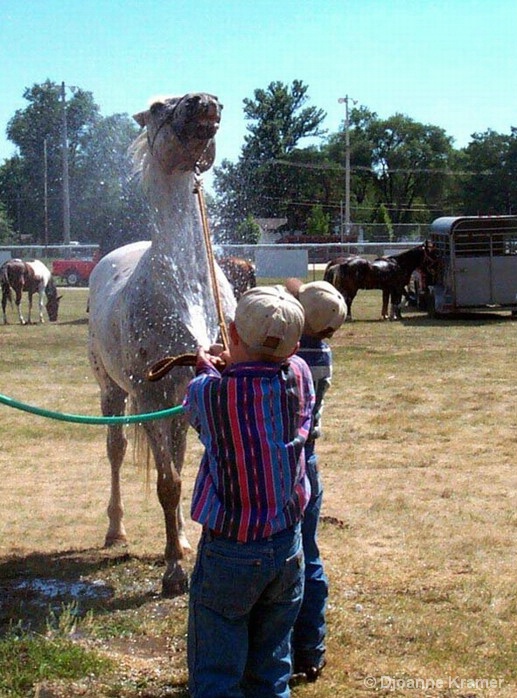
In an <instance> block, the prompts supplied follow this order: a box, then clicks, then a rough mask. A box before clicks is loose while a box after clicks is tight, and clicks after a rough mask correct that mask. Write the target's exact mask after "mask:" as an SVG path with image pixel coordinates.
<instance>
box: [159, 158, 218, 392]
mask: <svg viewBox="0 0 517 698" xmlns="http://www.w3.org/2000/svg"><path fill="white" fill-rule="evenodd" d="M194 194H196V196H197V199H198V203H199V212H200V214H201V225H202V228H203V239H204V242H205V250H206V256H207V259H208V269H209V272H210V283H211V284H212V291H213V294H214V301H215V307H216V310H217V319H218V324H219V330H220V333H221V343H222V345H223V347H224V349H225V350H227V349H228V347H229V346H230V341H229V338H228V329H227V327H226V322H225V320H224V312H223V307H222V304H221V294H220V292H219V283H218V281H217V272H216V268H215V256H214V249H213V247H212V238H211V236H210V228H209V225H208V216H207V215H206V206H205V197H204V195H203V185H202V182H201V178H200V177H199V172H198V171H197V170H196V183H195V186H194ZM195 365H196V355H195V354H180V355H179V356H165V357H164V358H163V359H160V360H159V361H157V362H156V363H155V364H153V365H152V366H151V368H150V369H149V371H148V373H147V380H149V381H157V380H160V378H163V377H164V376H165V375H167V373H169V371H170V370H171V369H172V368H174V366H195Z"/></svg>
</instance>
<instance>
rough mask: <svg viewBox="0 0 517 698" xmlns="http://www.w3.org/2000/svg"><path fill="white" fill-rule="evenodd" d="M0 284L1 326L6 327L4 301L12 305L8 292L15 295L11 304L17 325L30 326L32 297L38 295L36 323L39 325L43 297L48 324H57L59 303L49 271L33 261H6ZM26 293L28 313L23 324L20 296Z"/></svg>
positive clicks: (10, 295)
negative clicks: (45, 298) (14, 308)
mask: <svg viewBox="0 0 517 698" xmlns="http://www.w3.org/2000/svg"><path fill="white" fill-rule="evenodd" d="M0 283H1V286H2V313H3V316H4V325H7V324H8V321H7V315H6V312H5V310H6V306H7V301H9V303H10V304H11V305H12V303H13V298H12V293H11V290H12V291H14V293H15V304H16V308H17V310H18V318H19V320H20V324H21V325H25V324H28V325H30V324H31V311H32V297H33V296H34V294H36V293H37V294H38V295H39V321H40V322H43V321H44V320H43V305H44V296H45V295H46V297H47V302H46V305H45V307H46V310H47V314H48V319H49V320H50V322H56V321H57V315H58V311H59V301H60V300H61V296H58V295H57V288H56V284H55V283H54V279H53V277H52V274H51V272H50V270H49V269H48V268H47V267H46V266H45V265H44V264H43V262H40V261H39V259H35V260H34V261H32V262H25V261H24V260H22V259H9V260H8V261H7V262H4V263H3V264H2V267H1V268H0ZM24 291H26V292H27V294H28V297H29V312H28V315H27V321H25V319H24V317H23V314H22V308H21V303H22V295H23V292H24Z"/></svg>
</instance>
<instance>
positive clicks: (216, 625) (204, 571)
mask: <svg viewBox="0 0 517 698" xmlns="http://www.w3.org/2000/svg"><path fill="white" fill-rule="evenodd" d="M303 580H304V568H303V551H302V544H301V533H300V524H298V525H297V526H295V527H294V528H292V529H289V530H287V531H282V532H280V533H277V534H275V535H274V536H271V537H270V538H267V539H263V540H260V541H254V542H251V543H238V542H236V541H234V540H228V539H227V538H223V537H217V536H214V535H213V534H211V533H210V532H209V531H205V532H203V533H202V535H201V539H200V542H199V546H198V552H197V558H196V564H195V566H194V570H193V573H192V578H191V584H190V598H189V620H188V647H187V657H188V669H189V689H190V695H191V696H192V698H288V697H289V696H290V690H289V679H290V677H291V673H292V665H291V633H292V628H293V625H294V621H295V619H296V616H297V615H298V611H299V609H300V604H301V601H302V596H303Z"/></svg>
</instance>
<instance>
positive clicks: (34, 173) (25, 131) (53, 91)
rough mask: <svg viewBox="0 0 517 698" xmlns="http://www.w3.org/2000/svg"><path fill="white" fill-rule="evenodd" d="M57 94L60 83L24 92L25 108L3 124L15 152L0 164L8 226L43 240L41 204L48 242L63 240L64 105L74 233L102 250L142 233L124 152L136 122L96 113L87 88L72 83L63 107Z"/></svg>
mask: <svg viewBox="0 0 517 698" xmlns="http://www.w3.org/2000/svg"><path fill="white" fill-rule="evenodd" d="M61 93H62V90H61V86H58V85H56V84H55V83H53V82H51V81H50V80H47V81H46V82H45V83H43V84H42V85H34V86H33V87H32V88H31V89H26V90H25V92H24V97H25V99H27V101H28V102H29V104H28V106H27V107H26V108H25V109H20V110H18V111H17V112H16V113H15V115H14V116H13V118H12V119H11V120H10V122H9V124H8V129H7V134H8V137H9V138H10V139H11V140H12V141H13V142H14V143H15V144H16V145H17V146H18V149H19V155H17V156H16V157H15V158H12V159H11V160H10V161H6V163H5V164H4V166H3V167H2V168H0V201H3V202H4V203H5V206H6V211H7V214H8V216H9V218H10V220H11V221H12V222H13V226H14V227H15V228H16V230H17V232H18V234H22V233H23V234H30V235H31V237H32V239H33V241H34V242H43V241H44V239H43V231H44V210H45V203H46V205H47V210H48V223H49V226H48V228H49V235H48V237H49V241H50V242H61V241H62V240H63V166H62V162H63V161H62V137H63V131H62V126H63V109H66V121H67V133H68V141H67V142H68V148H67V150H68V169H69V196H70V214H71V215H70V219H71V233H72V236H73V238H74V239H76V240H80V241H83V242H98V243H99V244H100V245H101V247H102V248H103V249H104V250H107V249H111V248H112V247H115V246H118V245H120V244H124V243H125V242H128V241H133V240H136V239H142V238H149V237H150V231H149V227H148V226H149V223H148V221H149V215H148V209H147V203H146V202H145V199H144V196H143V194H142V192H141V191H140V188H139V187H138V186H136V184H135V182H133V181H132V180H131V163H130V161H129V159H128V156H127V150H128V147H129V145H130V143H131V142H132V140H133V139H134V138H135V136H136V135H137V133H138V127H137V126H136V124H135V123H133V120H132V119H130V118H129V117H128V115H127V114H114V115H112V116H109V117H105V118H103V117H102V116H101V115H100V113H99V108H98V107H97V105H96V104H95V102H94V100H93V96H92V94H91V93H90V92H86V91H85V90H82V89H80V88H74V89H73V93H72V95H71V97H70V99H68V100H67V102H66V104H63V100H62V94H61ZM45 150H46V153H47V158H46V163H45V158H44V151H45ZM45 164H46V168H45ZM45 180H46V184H47V200H46V202H45V201H44V184H45Z"/></svg>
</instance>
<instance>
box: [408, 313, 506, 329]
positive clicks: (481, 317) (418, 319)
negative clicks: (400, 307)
mask: <svg viewBox="0 0 517 698" xmlns="http://www.w3.org/2000/svg"><path fill="white" fill-rule="evenodd" d="M397 322H402V323H403V324H404V325H409V326H413V327H418V326H425V327H469V326H472V325H473V324H474V323H477V324H478V325H480V326H481V325H493V324H497V323H507V322H515V317H513V316H512V315H502V314H500V313H488V312H487V313H474V312H472V313H470V312H468V313H467V312H465V313H454V314H447V315H442V316H440V317H430V316H429V315H427V314H422V315H410V316H406V317H405V316H402V319H401V320H399V321H397Z"/></svg>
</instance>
